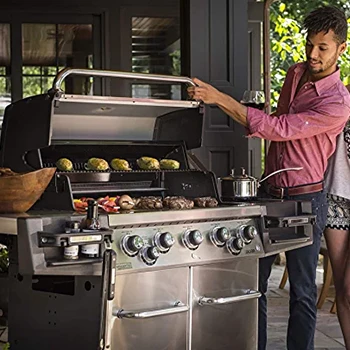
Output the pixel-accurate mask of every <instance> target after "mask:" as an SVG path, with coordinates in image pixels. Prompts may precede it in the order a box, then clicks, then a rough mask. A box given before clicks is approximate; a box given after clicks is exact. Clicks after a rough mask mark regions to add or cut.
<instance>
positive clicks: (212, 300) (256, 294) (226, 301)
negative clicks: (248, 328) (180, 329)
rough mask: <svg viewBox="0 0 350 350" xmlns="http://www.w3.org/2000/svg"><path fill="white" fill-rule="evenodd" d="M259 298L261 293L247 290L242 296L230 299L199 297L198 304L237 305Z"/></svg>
mask: <svg viewBox="0 0 350 350" xmlns="http://www.w3.org/2000/svg"><path fill="white" fill-rule="evenodd" d="M260 297H261V293H260V292H258V291H256V290H250V289H249V290H247V291H245V293H244V294H240V295H235V296H231V297H225V298H224V297H222V298H210V297H204V296H203V297H199V298H198V304H199V305H201V306H206V305H226V304H232V303H237V302H239V301H244V300H250V299H257V298H260Z"/></svg>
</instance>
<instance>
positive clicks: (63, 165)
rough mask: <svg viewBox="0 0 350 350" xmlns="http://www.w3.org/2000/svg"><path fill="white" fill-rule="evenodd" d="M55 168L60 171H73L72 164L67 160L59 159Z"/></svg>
mask: <svg viewBox="0 0 350 350" xmlns="http://www.w3.org/2000/svg"><path fill="white" fill-rule="evenodd" d="M56 167H57V168H58V170H61V171H73V170H74V169H73V163H72V162H71V161H70V160H69V159H68V158H60V159H59V160H58V161H57V162H56Z"/></svg>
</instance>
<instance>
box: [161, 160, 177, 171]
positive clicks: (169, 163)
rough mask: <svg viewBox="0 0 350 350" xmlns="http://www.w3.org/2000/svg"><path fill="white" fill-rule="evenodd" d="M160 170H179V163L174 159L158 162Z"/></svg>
mask: <svg viewBox="0 0 350 350" xmlns="http://www.w3.org/2000/svg"><path fill="white" fill-rule="evenodd" d="M159 164H160V168H161V169H164V170H172V169H179V168H180V163H179V162H178V161H177V160H174V159H161V161H160V162H159Z"/></svg>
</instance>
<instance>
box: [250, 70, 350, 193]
mask: <svg viewBox="0 0 350 350" xmlns="http://www.w3.org/2000/svg"><path fill="white" fill-rule="evenodd" d="M305 69H306V65H305V63H298V64H296V65H294V66H292V67H290V69H289V70H288V73H287V76H286V79H285V82H284V84H283V87H282V91H281V95H280V98H279V101H278V106H277V111H276V113H275V116H270V115H268V114H266V113H264V112H262V111H259V110H258V109H255V108H248V117H247V120H248V125H249V127H248V129H249V135H248V137H260V138H263V139H267V140H271V141H272V142H271V145H270V148H269V152H268V156H267V161H266V169H265V174H266V175H267V174H270V173H272V172H273V171H275V170H278V169H282V168H291V167H300V166H301V167H303V170H299V171H287V172H282V173H280V174H277V175H275V176H272V177H271V178H270V179H268V180H267V181H268V182H269V183H270V184H272V185H274V186H278V187H290V186H298V185H303V184H309V183H314V182H319V181H322V180H323V176H324V172H325V170H326V167H327V161H328V158H329V157H330V156H331V154H332V153H333V152H334V150H335V146H336V137H337V135H338V134H340V132H341V131H342V130H343V128H344V126H345V123H346V122H347V120H348V119H349V116H350V94H349V92H348V90H347V89H346V88H345V86H344V84H343V83H342V82H341V80H340V72H339V69H337V71H335V72H334V73H333V74H331V75H329V76H327V77H325V78H323V79H321V80H319V81H316V82H315V83H313V82H307V83H305V84H304V85H303V86H302V87H301V88H300V90H299V92H298V93H297V94H296V89H297V86H298V83H299V81H300V78H301V77H302V75H303V73H304V71H305Z"/></svg>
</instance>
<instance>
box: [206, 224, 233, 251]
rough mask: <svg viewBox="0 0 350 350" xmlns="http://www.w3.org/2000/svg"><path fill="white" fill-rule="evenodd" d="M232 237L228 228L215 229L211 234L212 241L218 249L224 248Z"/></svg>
mask: <svg viewBox="0 0 350 350" xmlns="http://www.w3.org/2000/svg"><path fill="white" fill-rule="evenodd" d="M230 236H231V235H230V231H229V230H228V229H227V228H226V227H215V228H214V229H213V230H212V231H211V232H210V234H209V237H210V240H211V241H212V243H213V244H214V245H216V246H217V247H223V246H224V245H225V244H226V242H227V241H228V240H229V238H230Z"/></svg>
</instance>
